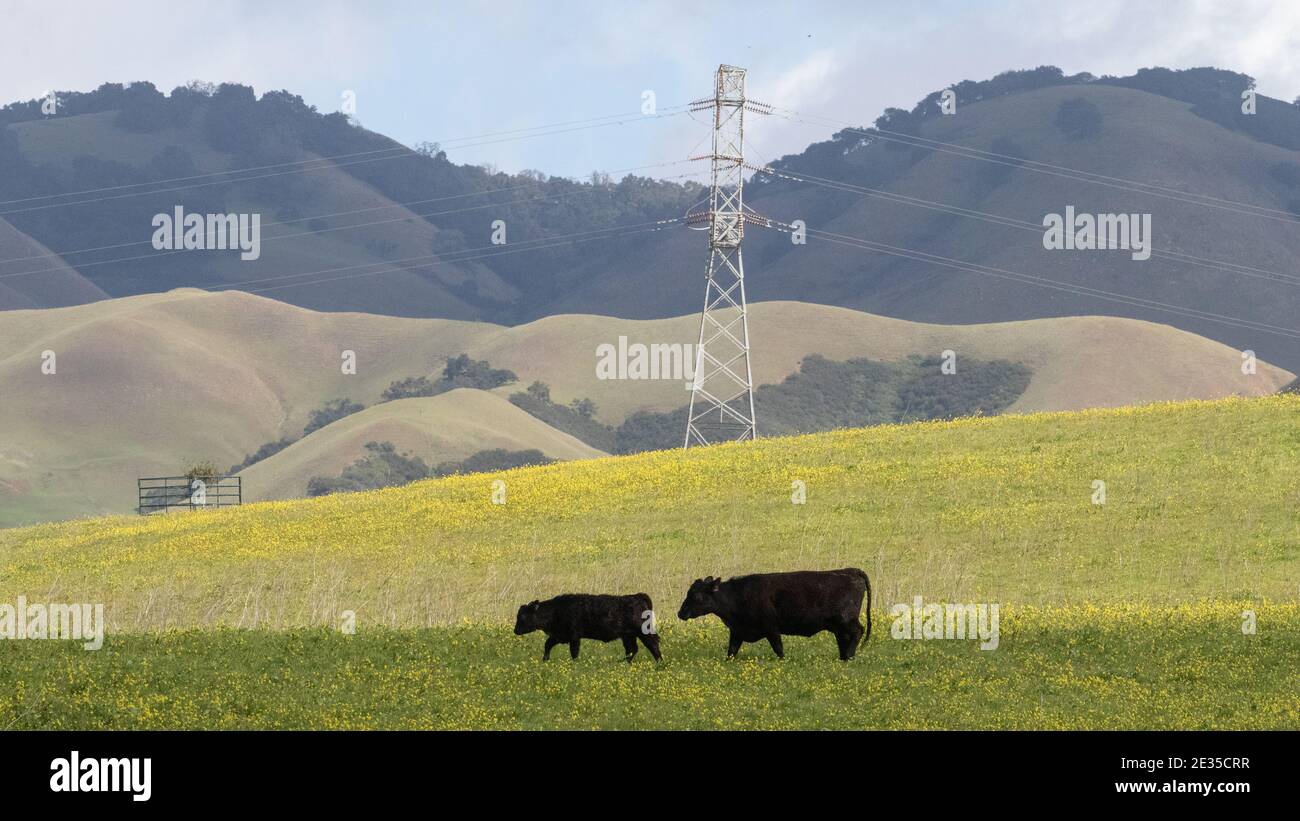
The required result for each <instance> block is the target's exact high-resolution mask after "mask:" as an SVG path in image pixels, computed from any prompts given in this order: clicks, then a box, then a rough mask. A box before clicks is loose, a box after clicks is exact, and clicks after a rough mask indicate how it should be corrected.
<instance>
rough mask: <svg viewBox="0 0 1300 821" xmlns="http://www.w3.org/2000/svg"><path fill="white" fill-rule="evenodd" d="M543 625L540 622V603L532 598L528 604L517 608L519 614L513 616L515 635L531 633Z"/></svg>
mask: <svg viewBox="0 0 1300 821" xmlns="http://www.w3.org/2000/svg"><path fill="white" fill-rule="evenodd" d="M544 626H545V625H544V624H542V603H541V602H539V601H537V600H536V599H534V600H533V601H530V602H529V603H528V604H525V605H522V606H521V607H520V608H519V614H518V615H517V616H515V635H516V636H522V635H524V634H525V633H531V632H533V631H534V630H541V629H542V628H543V627H544Z"/></svg>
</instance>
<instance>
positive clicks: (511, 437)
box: [239, 388, 607, 501]
mask: <svg viewBox="0 0 1300 821" xmlns="http://www.w3.org/2000/svg"><path fill="white" fill-rule="evenodd" d="M367 442H392V443H393V445H394V446H395V447H396V449H397V451H398V452H399V453H404V452H409V453H413V454H418V455H420V456H422V457H424V458H426V459H428V458H434V459H441V460H445V461H458V460H461V459H464V458H465V457H467V456H470V455H472V454H474V453H477V452H478V451H481V450H490V449H493V448H504V449H506V450H527V449H530V448H536V449H538V450H540V451H542V452H543V453H544V454H546V455H547V456H549V457H551V458H552V459H591V458H594V457H597V456H605V455H607V454H605V453H604V452H603V451H599V450H596V449H595V448H593V447H591V446H589V445H586V444H583V443H582V442H580V441H578V440H577V439H574V438H573V437H572V436H569V435H568V434H567V433H561V432H560V431H557V430H555V429H554V428H552V427H550V426H548V425H546V424H545V423H544V422H541V421H539V420H538V419H536V418H534V417H532V416H530V415H529V414H527V413H525V412H524V411H522V410H520V409H519V408H517V407H515V406H514V405H512V404H510V402H508V401H506V400H505V399H504V398H502V397H501V396H498V395H496V394H492V393H488V392H487V391H480V390H472V389H469V388H460V389H457V390H453V391H449V392H447V393H443V394H439V395H438V396H430V397H421V398H414V399H398V400H395V401H392V402H385V403H383V404H380V405H374V406H372V407H369V408H366V409H365V410H363V411H360V412H358V413H354V414H352V415H351V416H346V417H344V418H342V419H340V420H338V421H337V422H333V423H331V424H329V425H326V426H325V427H323V428H320V429H319V430H315V431H312V432H311V433H309V434H308V435H307V436H304V437H303V438H302V439H300V440H298V441H297V442H295V443H293V444H292V445H290V446H289V447H287V448H285V449H284V450H282V451H280V452H279V453H276V454H274V455H273V456H270V457H268V458H266V459H263V460H262V461H260V462H256V463H254V464H253V465H251V466H250V467H248V468H245V469H244V470H242V471H240V473H239V475H240V476H242V477H243V481H244V484H245V485H246V486H247V487H248V488H249V498H250V499H251V500H253V501H263V500H268V499H292V498H301V497H303V496H306V495H307V483H308V481H310V480H311V479H312V477H315V476H336V475H338V474H339V472H341V471H342V470H343V468H345V467H347V466H348V465H350V464H352V463H353V462H354V461H356V460H357V459H360V458H361V457H363V456H364V455H365V445H366V443H367Z"/></svg>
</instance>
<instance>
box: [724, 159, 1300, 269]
mask: <svg viewBox="0 0 1300 821" xmlns="http://www.w3.org/2000/svg"><path fill="white" fill-rule="evenodd" d="M749 167H750V168H752V169H753V170H754V171H756V172H758V173H762V174H767V175H769V176H773V177H780V178H784V179H787V180H792V181H795V182H803V183H807V184H809V185H818V186H821V187H823V188H830V189H833V190H839V191H847V192H850V193H861V194H865V195H866V196H869V197H876V198H879V199H883V200H885V201H887V202H895V203H898V204H900V205H911V206H915V207H918V208H927V209H930V210H934V211H941V212H943V213H948V214H952V215H954V216H959V217H967V218H970V219H978V220H982V221H984V222H990V223H993V224H995V225H1003V226H1006V227H1008V228H1016V229H1020V230H1026V231H1033V232H1035V233H1037V234H1040V235H1041V234H1042V233H1043V232H1044V230H1045V229H1044V227H1043V226H1042V225H1040V224H1037V223H1033V222H1029V221H1026V220H1020V219H1016V218H1015V217H1008V216H1004V215H1001V214H992V213H988V212H986V211H976V210H973V209H970V208H962V207H960V206H955V205H948V204H946V203H941V202H935V201H933V200H927V199H922V198H920V197H912V196H908V195H905V194H899V193H897V192H894V191H886V190H884V189H881V188H869V187H866V186H859V185H854V184H851V183H846V182H840V181H837V180H830V179H826V178H825V177H816V176H813V175H811V174H795V173H792V172H789V171H777V170H775V169H773V168H771V167H770V166H769V167H759V166H749ZM1151 253H1152V255H1153V256H1157V257H1161V258H1165V259H1172V260H1175V261H1178V262H1185V263H1188V264H1191V265H1198V266H1201V267H1205V268H1215V269H1218V270H1221V271H1224V272H1227V273H1233V274H1241V275H1243V276H1253V277H1257V278H1260V279H1264V280H1267V281H1270V282H1278V283H1281V284H1284V285H1295V286H1300V277H1297V276H1294V275H1291V274H1285V273H1282V272H1280V271H1270V270H1267V269H1264V268H1255V267H1252V266H1249V265H1240V264H1238V263H1234V262H1223V261H1221V260H1214V259H1207V258H1205V257H1197V256H1193V255H1192V254H1185V253H1183V252H1180V251H1172V250H1169V249H1163V248H1156V247H1154V246H1153V247H1152V249H1151Z"/></svg>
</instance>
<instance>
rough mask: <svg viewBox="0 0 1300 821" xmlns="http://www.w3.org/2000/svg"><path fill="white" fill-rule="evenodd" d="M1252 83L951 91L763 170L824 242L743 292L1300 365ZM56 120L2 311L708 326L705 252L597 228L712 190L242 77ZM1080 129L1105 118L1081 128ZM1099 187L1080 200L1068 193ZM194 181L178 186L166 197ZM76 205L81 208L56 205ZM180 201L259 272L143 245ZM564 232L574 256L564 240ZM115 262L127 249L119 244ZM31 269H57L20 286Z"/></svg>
mask: <svg viewBox="0 0 1300 821" xmlns="http://www.w3.org/2000/svg"><path fill="white" fill-rule="evenodd" d="M1252 85H1253V81H1252V80H1251V79H1250V78H1249V77H1248V76H1246V75H1243V74H1237V73H1233V72H1228V71H1222V70H1217V69H1208V68H1207V69H1192V70H1188V71H1169V70H1166V69H1151V70H1144V71H1141V72H1139V73H1138V74H1136V75H1134V76H1132V77H1119V78H1116V77H1104V78H1095V77H1093V76H1091V75H1087V74H1080V75H1073V76H1066V75H1064V74H1063V73H1062V72H1061V71H1060V70H1059V69H1055V68H1051V67H1043V68H1039V69H1034V70H1032V71H1021V72H1008V73H1007V74H1004V75H1000V76H998V77H995V78H993V79H991V80H987V81H983V82H970V81H965V82H961V83H957V84H955V85H954V86H953V91H954V92H955V95H956V102H957V107H956V113H955V114H954V115H953V116H945V115H943V114H942V113H941V111H940V108H939V101H940V97H939V93H938V92H936V93H935V94H932V95H929V96H928V97H926V98H925V99H924V100H922V101H921V102H919V103H918V104H917V105H916V106H915V107H914V108H913V109H911V110H910V111H904V110H901V109H889V110H888V111H886V112H885V113H884V114H883V115H882V116H880V117H879V118H878V119H877V120H876V121H875V126H874V127H872V126H867V125H866V124H865V123H864V124H863V127H862V128H852V127H849V128H842V129H840V130H838V131H836V133H835V134H834V136H833V137H832V138H831V139H830V140H827V141H825V142H821V143H817V144H814V145H811V146H809V147H808V148H807V149H806V150H805V151H803V152H801V153H799V154H797V155H792V156H788V157H784V158H781V159H780V160H778V161H776V162H775V163H774V164H773V165H774V167H775V169H776V170H778V171H780V172H782V173H785V174H787V175H788V176H790V177H795V178H798V179H789V178H782V177H776V176H771V175H767V174H758V175H756V177H755V180H754V181H753V182H752V183H751V185H750V186H749V188H748V189H747V192H746V199H747V203H748V204H749V205H750V206H751V207H752V208H753V209H754V210H756V211H758V212H760V213H762V214H765V215H767V216H770V217H772V218H774V219H777V220H780V221H783V222H791V221H793V220H796V219H798V220H803V221H804V222H805V223H806V224H807V225H808V226H809V227H810V228H812V229H814V233H813V234H812V235H811V236H810V238H809V241H808V243H807V244H806V245H794V244H792V243H791V242H790V239H789V237H788V236H787V235H786V234H783V233H777V232H772V231H765V230H763V229H761V228H758V227H754V228H752V229H751V230H750V231H749V235H748V238H747V241H746V242H747V245H746V253H747V257H746V261H747V273H748V275H749V276H748V282H747V288H748V292H749V297H750V299H751V300H752V301H761V300H777V299H787V300H799V301H804V302H817V303H822V304H827V305H838V306H844V307H851V308H856V309H861V310H867V311H870V312H873V313H879V314H885V315H890V316H896V317H900V318H904V319H911V320H919V321H926V322H938V323H971V322H995V321H1011V320H1021V319H1032V318H1037V317H1049V316H1071V315H1094V314H1111V315H1118V316H1128V317H1134V318H1140V319H1145V320H1149V321H1154V322H1160V323H1167V324H1171V325H1174V326H1176V327H1179V328H1183V329H1186V330H1190V331H1192V332H1194V333H1197V334H1201V335H1204V336H1208V337H1210V338H1213V339H1217V340H1219V341H1222V342H1224V343H1226V344H1228V345H1230V346H1232V347H1235V348H1237V349H1239V350H1244V349H1251V350H1253V351H1255V353H1256V354H1257V355H1258V356H1259V357H1260V358H1262V359H1265V360H1267V361H1270V362H1274V363H1276V364H1279V365H1282V366H1284V367H1288V368H1290V369H1292V370H1300V340H1297V339H1296V338H1294V337H1295V335H1294V334H1290V335H1288V334H1286V333H1285V332H1282V333H1268V332H1265V331H1266V330H1278V329H1284V330H1285V329H1295V328H1296V326H1297V325H1300V322H1297V320H1296V317H1298V316H1300V270H1297V269H1296V266H1295V260H1296V259H1297V257H1300V106H1295V105H1292V104H1288V103H1283V102H1281V101H1278V100H1273V99H1270V98H1267V97H1264V96H1258V97H1257V98H1256V99H1255V109H1254V111H1255V113H1253V114H1246V113H1243V111H1242V98H1241V95H1242V92H1243V91H1246V90H1249V89H1250V88H1251V86H1252ZM60 101H61V102H60V105H61V107H60V109H59V113H58V114H57V116H54V117H48V118H47V117H44V116H43V114H42V113H41V107H40V102H39V101H33V102H28V103H22V104H16V105H11V106H8V107H6V108H4V109H0V126H3V127H0V219H3V220H7V221H8V222H9V223H10V225H11V226H12V227H13V229H15V230H16V231H18V232H21V234H22V235H23V236H24V237H25V240H24V241H26V242H28V243H31V244H34V246H44V247H45V248H47V249H48V253H52V254H56V255H57V256H53V257H45V258H41V259H38V260H26V261H21V262H7V263H3V264H2V265H3V266H4V269H3V270H2V271H0V308H13V307H41V306H52V305H62V304H69V303H71V302H78V301H88V300H91V299H98V298H102V293H107V294H109V295H111V296H124V295H130V294H137V293H147V292H157V291H165V290H167V289H170V288H174V287H179V286H202V287H213V286H220V287H237V288H241V289H245V290H251V291H257V292H259V293H262V294H264V295H266V296H269V297H273V298H276V299H280V300H284V301H287V302H290V303H293V304H297V305H302V306H305V307H310V308H314V309H317V310H325V311H340V310H360V311H365V312H371V313H383V314H390V315H402V316H425V317H444V318H457V319H475V320H483V321H491V322H496V323H501V324H517V323H520V322H525V321H529V320H532V319H536V318H538V317H543V316H548V315H552V314H558V313H600V314H613V315H618V316H624V317H630V318H645V319H648V318H657V317H668V316H677V315H681V314H686V313H690V312H694V311H698V308H699V304H698V303H699V300H700V299H701V297H702V294H701V293H700V292H701V290H702V288H701V286H702V278H701V271H702V268H703V264H704V261H703V260H704V247H703V240H702V239H701V235H700V234H698V233H694V232H690V231H686V230H683V229H680V228H673V229H671V230H661V231H655V232H652V233H649V232H648V233H626V234H624V233H620V232H611V234H610V235H609V237H608V238H604V239H602V238H600V237H601V235H600V233H599V232H601V231H603V230H604V229H608V228H615V227H618V226H623V227H624V228H625V229H628V230H629V231H630V230H631V229H630V228H629V227H630V226H643V225H645V224H647V223H651V222H653V221H655V220H661V219H670V218H673V217H678V216H680V215H682V214H683V213H684V212H685V211H686V210H687V209H688V208H690V207H691V206H692V205H694V204H695V203H697V202H698V201H699V200H700V198H701V196H702V190H701V188H700V187H699V185H698V184H696V183H690V182H685V181H680V180H670V181H663V182H657V181H653V180H649V179H645V178H641V177H635V176H633V177H627V178H624V179H622V180H617V181H613V180H604V179H599V178H597V179H593V180H590V181H585V182H576V181H572V180H566V179H561V178H551V177H545V176H544V175H542V174H536V173H526V174H520V175H508V174H501V173H493V172H490V171H488V170H485V169H483V168H477V167H472V166H464V165H457V164H455V163H453V162H451V161H450V160H449V159H448V157H447V156H446V154H445V153H443V152H441V151H440V150H438V149H437V148H436V147H425V148H424V149H422V151H421V152H416V151H410V150H407V149H405V148H403V147H401V146H399V145H398V144H396V143H394V142H393V141H391V140H389V139H387V138H386V137H383V136H382V135H379V134H375V133H372V132H369V131H366V130H364V129H362V128H360V127H357V126H355V125H354V124H352V123H350V122H349V121H348V120H347V118H345V117H344V116H343V115H341V114H328V115H323V114H320V113H318V112H316V111H315V110H313V109H311V108H309V107H307V106H306V105H304V104H303V102H302V100H301V99H300V98H298V97H296V96H294V95H292V94H290V93H288V92H283V91H279V92H270V93H266V94H263V95H262V97H260V98H257V97H255V95H254V94H253V91H252V90H251V89H248V88H246V87H243V86H237V85H228V84H227V85H221V86H217V87H211V86H202V85H191V86H190V87H186V88H180V89H176V90H174V91H173V92H171V94H170V95H163V94H161V93H160V92H158V91H157V90H156V89H155V88H154V87H153V86H151V85H149V84H148V83H134V84H131V85H130V86H126V87H123V86H120V85H111V84H110V85H105V86H103V87H101V88H100V89H98V90H97V91H95V92H91V93H88V94H64V95H61V98H60ZM775 102H777V103H778V104H779V103H780V101H775ZM1071 111H1073V112H1083V116H1084V117H1085V119H1086V120H1088V121H1087V122H1086V123H1083V124H1080V123H1077V122H1073V121H1072V120H1071V119H1070V116H1073V115H1070V114H1069V112H1071ZM1063 112H1065V113H1064V114H1063ZM864 119H865V118H864ZM756 127H757V126H756ZM927 141H928V142H927ZM953 146H963V147H966V148H968V149H972V150H973V152H985V153H980V154H974V153H973V152H972V151H962V150H961V149H960V148H954V147H953ZM319 157H333V158H336V159H334V160H331V161H320V162H317V163H314V164H312V165H309V166H307V167H312V168H316V169H318V170H313V171H308V172H305V173H296V172H297V171H298V170H300V169H302V168H303V167H304V166H302V165H301V164H299V165H288V164H290V163H302V161H303V160H305V159H310V158H319ZM636 160H637V158H629V162H628V165H629V166H633V165H636V164H637V162H636ZM681 168H683V169H684V170H689V169H690V168H691V167H690V166H686V165H683V166H681ZM230 169H251V170H246V171H243V172H241V173H240V174H238V175H237V176H238V177H240V178H241V179H243V180H244V181H242V182H228V181H226V180H227V179H228V178H227V177H223V176H216V177H212V176H206V175H211V174H213V173H214V172H218V171H226V170H230ZM1062 169H1067V171H1063V170H1062ZM1068 169H1073V170H1072V171H1071V170H1068ZM288 171H294V172H295V173H286V172H288ZM1074 171H1082V172H1087V173H1086V174H1085V175H1080V174H1076V173H1074ZM662 173H668V174H669V175H670V176H674V175H675V173H676V172H671V171H670V172H662ZM1086 175H1094V176H1092V178H1091V179H1092V181H1091V182H1085V181H1081V180H1080V179H1079V177H1080V176H1086ZM1095 175H1104V177H1102V176H1095ZM177 178H188V179H187V181H182V182H162V181H164V180H176V179H177ZM1131 183H1145V184H1151V185H1156V186H1160V187H1161V188H1160V189H1158V190H1155V189H1151V188H1149V187H1144V186H1141V185H1134V184H1131ZM180 185H186V186H187V187H185V188H183V189H180V190H166V189H169V188H176V187H177V186H180ZM195 186H197V187H195ZM863 189H872V190H871V191H864V190H863ZM1134 189H1136V190H1134ZM90 190H93V191H94V193H85V194H78V195H75V196H65V197H62V198H60V197H58V196H55V195H58V194H60V193H62V192H78V191H82V192H84V191H90ZM141 191H149V192H154V193H149V194H147V195H140V192H141ZM486 192H495V193H486ZM882 192H884V193H882ZM891 195H892V196H891ZM903 198H908V199H903ZM1210 198H1216V199H1210ZM67 201H72V202H83V204H80V205H59V207H47V206H51V205H56V204H59V203H64V202H67ZM1234 202H1236V203H1250V204H1253V205H1254V206H1257V207H1256V208H1240V207H1238V206H1236V205H1233V204H1232V203H1234ZM396 203H408V204H409V205H408V206H398V205H396ZM177 204H180V205H182V206H183V207H184V208H185V210H186V211H190V212H214V211H215V212H224V211H227V210H239V211H258V212H260V213H262V214H263V215H264V219H265V220H266V222H267V227H266V229H265V231H264V242H265V248H264V249H263V252H262V256H261V258H260V259H259V260H257V261H255V262H240V261H239V259H238V255H236V254H186V253H174V254H167V253H165V252H159V251H154V250H153V249H152V248H151V247H150V246H149V244H148V239H149V237H150V235H151V232H152V229H151V228H150V220H151V218H152V216H153V215H154V214H157V213H165V212H170V211H171V209H172V208H173V207H174V206H175V205H177ZM485 205H487V206H488V207H483V206H485ZM1068 205H1073V206H1074V207H1075V208H1076V209H1077V210H1078V211H1081V212H1089V213H1112V212H1115V213H1118V212H1124V213H1133V212H1136V213H1149V214H1151V215H1152V230H1153V233H1154V244H1155V246H1156V248H1157V249H1158V250H1157V253H1156V254H1155V255H1153V256H1152V258H1151V259H1150V260H1147V261H1135V260H1133V259H1131V258H1130V256H1129V254H1128V253H1126V252H1123V251H1090V252H1083V251H1078V252H1064V251H1047V250H1044V248H1043V247H1042V244H1041V241H1040V237H1039V236H1038V235H1037V232H1036V231H1035V230H1033V227H1034V226H1038V225H1041V223H1042V219H1043V216H1044V215H1045V214H1047V213H1061V212H1062V211H1063V210H1064V209H1065V207H1066V206H1068ZM1212 205H1217V206H1218V207H1211V206H1212ZM954 207H955V208H960V209H965V211H964V212H961V213H960V214H959V213H954V212H953V211H952V208H954ZM1261 208H1262V209H1269V210H1267V211H1261V210H1260V209H1261ZM342 212H348V213H347V214H346V215H345V216H331V215H339V214H341V213H342ZM1243 212H1248V213H1243ZM1008 218H1009V219H1010V220H1014V221H1017V222H1018V223H1023V225H1019V226H1018V227H1017V225H1014V224H1008V223H1007V219H1008ZM496 219H502V220H504V221H505V223H506V225H507V227H508V232H509V233H508V239H509V242H508V244H507V245H506V246H504V247H503V248H501V249H499V251H498V250H497V249H494V248H493V247H492V246H491V244H490V237H491V224H492V222H493V220H496ZM272 223H275V224H272ZM1026 226H1027V227H1028V229H1029V230H1026ZM817 231H823V232H831V233H833V234H836V235H839V236H840V237H842V238H844V237H847V238H866V239H870V240H873V241H875V242H879V243H887V244H889V245H890V246H894V247H895V248H896V249H908V251H907V252H906V253H907V254H908V255H910V256H911V257H912V258H908V256H898V255H888V254H884V253H880V252H878V251H868V250H864V249H862V248H860V247H852V245H851V243H850V244H841V243H840V242H833V241H831V240H830V239H828V238H827V237H826V235H825V234H818V233H816V232H817ZM292 234H301V236H296V237H294V236H290V235H292ZM555 237H560V238H568V240H565V241H556V242H547V238H555ZM576 238H585V239H586V240H587V241H585V242H580V243H575V242H572V241H569V240H572V239H576ZM3 242H4V239H3V226H0V243H3ZM11 242H12V240H11ZM123 243H135V244H133V245H131V246H130V247H112V248H104V246H121V245H122V244H123ZM533 246H536V247H533ZM100 248H104V250H94V251H87V250H86V249H100ZM484 248H487V249H489V250H488V251H486V252H485V251H483V250H482V249H484ZM525 249H526V250H525ZM915 251H921V252H924V253H926V254H932V255H937V256H938V257H940V258H942V259H946V260H951V261H954V263H955V264H957V265H958V269H954V268H953V267H947V266H945V265H940V264H936V260H935V259H934V258H933V257H930V258H926V259H917V258H915V254H914V253H913V252H915ZM1164 252H1169V253H1164ZM39 253H41V252H40V251H35V252H32V253H25V252H17V253H12V254H5V256H4V257H3V258H4V259H6V260H12V259H14V258H15V257H30V256H33V255H36V254H39ZM896 253H904V252H902V251H896ZM1170 254H1176V255H1178V256H1171V255H1170ZM466 257H474V258H473V259H464V258H466ZM458 260H461V261H458ZM963 263H976V264H978V265H982V266H988V267H989V268H992V269H994V270H991V271H990V270H984V271H982V272H973V271H970V270H960V267H961V264H963ZM362 266H365V267H362ZM15 268H17V271H15ZM38 268H43V269H49V270H48V271H42V272H41V273H36V274H30V275H23V273H22V272H24V271H32V270H34V269H38ZM1224 269H1228V270H1224ZM295 274H311V275H310V276H294V275H295ZM76 275H80V277H79V278H78V277H77V276H76ZM1020 275H1032V276H1034V277H1038V278H1039V280H1036V281H1026V280H1025V279H1024V278H1023V277H1021V276H1020ZM101 292H102V293H101ZM1154 303H1162V304H1163V305H1156V304H1154ZM1160 307H1168V308H1169V309H1170V310H1160V309H1159V308H1160ZM1210 315H1213V316H1210ZM1216 319H1224V321H1215V320H1216ZM1236 320H1250V321H1252V322H1254V323H1263V324H1265V325H1270V326H1274V327H1273V328H1271V329H1264V328H1261V327H1260V326H1259V325H1253V326H1249V325H1248V326H1246V327H1242V326H1241V325H1239V324H1234V323H1235V321H1236Z"/></svg>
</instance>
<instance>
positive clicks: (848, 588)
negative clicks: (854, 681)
mask: <svg viewBox="0 0 1300 821" xmlns="http://www.w3.org/2000/svg"><path fill="white" fill-rule="evenodd" d="M864 593H865V594H866V598H867V626H866V628H865V629H864V628H863V627H862V622H860V621H858V614H859V613H861V612H862V596H863V594H864ZM710 613H713V614H714V615H716V616H717V617H718V618H720V619H722V622H723V624H725V625H727V628H728V629H730V630H731V639H730V641H728V642H727V658H732V657H733V656H735V655H736V653H737V652H739V651H740V645H741V644H742V643H743V642H747V641H761V640H762V639H767V640H768V642H770V643H771V645H772V649H773V650H775V651H776V655H777V657H778V658H785V649H784V648H783V647H782V645H781V636H783V635H787V636H812V635H815V634H817V633H820V632H821V631H823V630H829V631H831V632H832V633H834V634H835V640H836V642H838V643H839V647H840V659H841V660H842V661H848V660H849V659H851V658H853V655H854V654H855V653H856V652H857V651H858V643H859V641H865V640H866V639H869V638H871V582H870V581H869V580H868V579H867V574H866V573H863V572H862V571H861V570H858V569H857V568H856V567H846V568H845V569H843V570H800V571H796V572H793V573H757V574H755V575H752V576H737V577H736V578H734V579H728V580H727V581H725V582H724V581H722V580H721V579H715V578H713V577H712V576H710V577H708V578H705V579H696V580H695V582H694V583H693V584H692V585H691V589H690V590H689V591H688V592H687V593H686V601H684V602H682V609H681V610H679V611H678V613H677V617H678V618H679V619H682V620H686V619H694V618H699V617H700V616H707V615H708V614H710Z"/></svg>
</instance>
